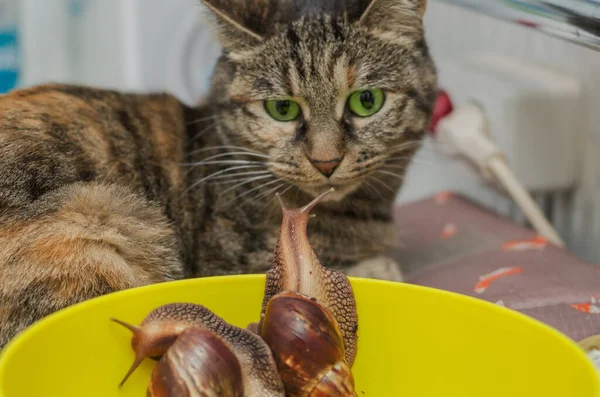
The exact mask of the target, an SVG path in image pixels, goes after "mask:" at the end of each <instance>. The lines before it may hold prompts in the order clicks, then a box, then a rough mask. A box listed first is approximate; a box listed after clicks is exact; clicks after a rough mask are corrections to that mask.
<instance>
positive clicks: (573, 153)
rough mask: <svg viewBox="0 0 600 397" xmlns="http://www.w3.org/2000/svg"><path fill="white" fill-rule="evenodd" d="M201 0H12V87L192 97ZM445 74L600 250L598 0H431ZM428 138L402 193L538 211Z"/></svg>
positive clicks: (563, 220) (566, 223)
mask: <svg viewBox="0 0 600 397" xmlns="http://www.w3.org/2000/svg"><path fill="white" fill-rule="evenodd" d="M201 11H202V9H201V6H200V5H199V1H198V0H0V92H6V91H8V90H11V89H13V88H17V87H25V86H30V85H34V84H39V83H45V82H68V83H80V84H87V85H93V86H99V87H107V88H115V89H119V90H125V91H136V92H152V91H168V92H170V93H172V94H174V95H176V96H178V97H179V98H180V99H181V100H183V101H184V102H186V103H189V104H192V103H194V102H195V101H196V100H197V99H198V98H199V97H200V96H202V95H203V94H204V93H205V92H206V89H207V87H208V79H209V76H210V74H211V71H212V67H213V64H214V61H215V59H216V57H217V56H218V53H219V50H220V49H219V46H218V44H217V43H216V41H215V39H214V37H213V36H212V34H211V32H210V30H209V29H208V27H207V25H206V24H205V21H204V20H203V19H202V18H203V16H202V12H201ZM425 24H426V30H427V36H428V39H429V43H430V47H431V52H432V54H433V56H434V57H435V59H436V61H437V62H438V66H439V69H440V84H441V88H443V89H446V90H447V91H448V92H449V94H450V96H451V97H452V98H453V101H454V105H455V106H458V105H460V103H461V102H465V101H468V100H472V99H475V100H477V101H478V102H479V103H482V104H483V105H484V107H485V110H486V112H487V114H488V117H489V120H490V122H491V126H490V132H491V134H492V135H493V136H494V138H495V139H496V141H497V142H498V144H499V145H500V146H501V147H502V149H503V150H504V151H505V153H506V155H507V157H508V160H509V163H510V164H511V165H512V166H513V169H514V171H515V173H516V175H517V176H518V177H519V179H520V180H521V182H522V183H523V184H524V186H525V187H526V188H527V190H528V191H529V192H530V193H531V194H532V196H533V197H534V199H535V200H536V202H537V203H538V204H539V206H540V208H541V209H542V210H543V212H544V214H545V215H546V217H547V218H548V219H549V220H550V221H551V222H552V224H553V225H554V227H555V228H556V230H557V231H558V232H559V233H560V235H561V237H562V238H563V239H564V240H565V241H566V243H567V247H568V249H569V250H570V251H572V252H573V253H575V254H576V255H577V256H579V257H581V258H583V259H585V260H588V261H591V262H594V263H600V51H599V50H600V39H599V38H600V2H599V1H597V0H547V1H533V0H530V1H515V0H510V1H508V0H506V1H505V0H470V1H469V0H437V1H436V0H430V1H429V6H428V11H427V14H426V19H425ZM434 146H435V145H433V143H431V142H430V141H427V142H426V144H425V147H424V148H423V150H421V152H420V153H419V155H418V157H417V159H416V161H415V163H414V165H413V166H412V168H411V170H410V172H409V175H408V177H407V181H406V185H405V188H404V189H403V190H402V192H401V193H400V194H399V196H398V202H399V203H406V202H410V201H414V200H419V199H421V198H425V197H429V196H431V195H434V194H436V193H438V192H440V191H445V190H452V191H455V192H458V193H460V194H463V195H465V196H467V197H468V198H470V199H471V200H474V201H476V202H477V203H479V204H480V205H482V206H484V207H486V208H488V209H490V210H491V211H494V212H496V213H498V214H500V215H502V216H504V217H506V218H509V219H510V220H512V221H513V222H516V223H519V224H523V225H525V226H527V225H528V223H527V221H526V220H525V218H524V216H523V214H522V213H521V212H520V210H519V208H518V206H516V205H515V204H514V202H513V201H512V199H511V198H510V197H509V195H507V194H506V193H505V192H504V191H503V190H502V189H499V188H497V187H496V186H494V185H492V184H491V183H489V182H488V181H487V180H486V179H485V178H482V177H481V176H480V175H479V174H478V173H477V172H475V171H473V170H472V169H471V168H469V167H468V166H467V165H465V164H464V163H461V162H460V161H457V160H455V159H453V158H450V157H447V156H444V155H443V154H440V153H439V151H436V149H435V147H434Z"/></svg>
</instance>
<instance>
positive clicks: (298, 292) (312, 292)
mask: <svg viewBox="0 0 600 397" xmlns="http://www.w3.org/2000/svg"><path fill="white" fill-rule="evenodd" d="M331 192H333V189H330V190H329V191H327V192H325V193H323V194H321V195H320V196H318V197H317V198H316V199H314V200H313V201H312V202H311V203H309V204H308V205H306V206H304V207H302V208H293V209H290V208H286V207H285V205H284V203H283V201H282V200H281V197H280V196H279V195H277V197H278V199H279V203H280V206H281V209H282V212H283V221H282V226H281V230H280V235H279V241H278V244H277V247H276V249H275V252H274V260H273V265H272V266H271V268H270V269H269V271H268V272H267V282H266V285H265V295H264V298H263V307H262V312H261V319H260V321H259V323H258V324H252V325H251V326H250V329H251V330H252V331H253V332H256V333H258V334H259V335H261V337H262V338H263V339H264V340H265V341H266V342H267V344H268V345H269V346H270V347H271V350H272V351H273V354H274V356H275V361H276V362H277V366H278V369H279V374H280V376H281V377H282V380H283V383H284V385H285V389H286V393H287V395H289V396H290V397H295V396H298V397H303V396H311V397H313V396H314V397H316V396H354V395H356V394H355V393H354V380H353V376H352V371H351V368H352V365H353V364H354V360H355V357H356V352H357V331H358V317H357V313H356V302H355V300H354V294H353V291H352V287H351V285H350V281H349V280H348V278H347V277H346V276H345V275H344V274H343V273H341V272H338V271H336V270H332V269H327V268H325V267H324V266H323V265H321V263H320V262H319V260H318V258H317V256H316V254H315V253H314V251H313V250H312V248H311V246H310V243H309V241H308V236H307V225H308V221H309V219H310V218H311V217H312V216H311V214H310V212H311V210H312V209H313V208H314V207H315V206H316V205H317V204H318V203H319V202H320V201H321V200H323V198H324V197H325V196H326V195H327V194H329V193H331Z"/></svg>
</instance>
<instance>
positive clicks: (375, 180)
mask: <svg viewBox="0 0 600 397" xmlns="http://www.w3.org/2000/svg"><path fill="white" fill-rule="evenodd" d="M367 178H371V179H373V181H374V182H377V183H379V184H380V185H381V186H383V187H384V188H386V189H387V190H389V191H390V192H392V193H394V194H396V191H395V190H394V189H392V188H391V187H390V186H389V185H388V184H387V183H385V182H383V181H381V179H377V178H376V177H374V176H373V175H369V176H368V177H367Z"/></svg>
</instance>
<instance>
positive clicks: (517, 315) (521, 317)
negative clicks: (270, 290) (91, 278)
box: [0, 274, 600, 396]
mask: <svg viewBox="0 0 600 397" xmlns="http://www.w3.org/2000/svg"><path fill="white" fill-rule="evenodd" d="M348 278H349V280H350V282H351V284H353V285H357V284H362V285H365V286H369V285H370V286H373V287H377V286H387V287H393V288H404V289H407V290H412V291H421V292H424V293H428V294H430V295H437V296H438V297H439V298H440V299H454V300H455V301H457V302H459V303H464V304H467V305H475V306H479V307H480V308H483V309H485V310H489V311H492V312H495V313H497V314H500V315H502V316H511V317H513V318H514V319H516V320H517V321H520V322H522V323H526V324H527V325H528V326H531V327H534V328H537V331H538V332H546V333H548V334H549V335H550V336H552V337H553V338H554V339H555V340H556V342H557V343H563V344H565V345H566V346H569V347H570V349H571V350H572V352H573V354H574V356H575V358H576V359H579V360H581V361H582V363H585V366H586V367H587V368H588V372H589V375H592V377H596V378H597V379H598V382H596V383H595V385H594V389H595V392H594V393H595V395H597V396H600V371H598V370H597V369H596V368H595V366H594V364H593V363H592V361H591V360H590V359H589V358H588V356H587V354H586V352H585V351H584V350H583V348H582V347H581V346H580V345H579V344H578V343H577V342H575V341H574V340H573V339H571V338H570V337H568V336H567V335H566V334H564V333H562V332H560V331H559V330H558V329H556V328H554V327H552V326H550V325H548V324H545V323H543V322H541V321H539V320H537V319H535V318H533V317H531V316H528V315H526V314H523V313H521V312H518V311H516V310H513V309H510V308H507V307H504V306H500V305H497V304H494V303H492V302H489V301H486V300H483V299H480V298H477V297H472V296H468V295H463V294H460V293H456V292H452V291H447V290H442V289H438V288H433V287H428V286H422V285H416V284H409V283H406V282H395V281H388V280H378V279H370V278H362V277H348ZM230 280H236V281H239V282H244V281H252V282H255V281H262V280H266V275H265V274H245V275H225V276H208V277H201V278H191V279H184V280H173V281H165V282H162V283H156V284H150V285H146V286H141V287H135V288H130V289H126V290H122V291H116V292H113V293H109V294H106V295H102V296H99V297H96V298H92V299H88V300H86V301H83V302H79V303H76V304H74V305H71V306H69V307H66V308H64V309H61V310H59V311H56V312H54V313H52V314H50V315H48V316H46V317H44V318H42V319H41V320H39V321H37V322H36V323H34V324H32V325H31V326H29V327H28V328H26V329H24V330H23V331H21V332H20V333H18V334H17V335H16V336H15V337H13V338H12V339H11V341H9V342H8V343H7V344H6V346H5V347H4V349H2V350H1V351H0V396H2V395H3V394H4V392H5V391H4V385H3V384H4V382H3V379H4V377H5V374H6V367H7V366H8V364H9V362H10V361H11V357H12V356H14V355H15V354H17V352H18V351H19V346H20V345H22V344H25V343H27V341H28V340H29V336H30V335H34V334H35V333H36V332H38V330H40V329H43V328H44V326H46V325H47V324H51V323H52V322H56V321H60V320H61V318H63V317H66V316H69V315H72V314H73V313H76V312H78V311H82V310H87V308H88V307H89V306H92V307H93V306H94V305H97V304H101V303H102V302H104V301H111V300H119V299H123V298H126V297H127V296H130V295H135V294H136V293H139V292H140V291H141V290H144V291H146V290H155V291H160V290H161V289H168V288H172V287H173V285H188V284H189V285H193V284H197V283H200V284H218V283H222V282H226V281H230Z"/></svg>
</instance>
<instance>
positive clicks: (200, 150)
mask: <svg viewBox="0 0 600 397" xmlns="http://www.w3.org/2000/svg"><path fill="white" fill-rule="evenodd" d="M222 149H234V150H241V151H244V152H247V153H254V154H262V153H259V152H257V151H254V150H251V149H248V148H245V147H242V146H227V145H226V146H209V147H205V148H202V149H198V150H194V151H193V152H191V153H190V154H197V153H202V152H209V151H211V150H222ZM267 157H268V156H267Z"/></svg>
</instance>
